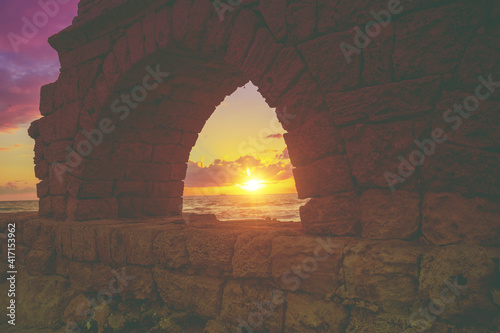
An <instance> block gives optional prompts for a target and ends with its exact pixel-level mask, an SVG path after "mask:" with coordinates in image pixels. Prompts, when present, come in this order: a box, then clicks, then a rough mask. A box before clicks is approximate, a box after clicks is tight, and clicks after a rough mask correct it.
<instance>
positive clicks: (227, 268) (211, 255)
mask: <svg viewBox="0 0 500 333" xmlns="http://www.w3.org/2000/svg"><path fill="white" fill-rule="evenodd" d="M237 237H238V235H237V232H235V231H232V230H226V231H224V230H208V229H193V230H190V232H189V233H187V240H186V247H187V251H188V253H189V262H190V264H191V266H193V267H195V268H206V269H208V270H210V271H211V272H214V273H219V274H221V273H222V274H223V273H228V272H229V273H230V272H231V271H232V258H233V253H234V246H235V243H236V238H237Z"/></svg>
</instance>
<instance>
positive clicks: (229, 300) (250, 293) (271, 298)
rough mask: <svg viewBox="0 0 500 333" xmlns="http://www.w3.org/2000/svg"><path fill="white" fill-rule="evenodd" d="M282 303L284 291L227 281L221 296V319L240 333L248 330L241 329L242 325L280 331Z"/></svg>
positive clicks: (262, 329) (261, 285)
mask: <svg viewBox="0 0 500 333" xmlns="http://www.w3.org/2000/svg"><path fill="white" fill-rule="evenodd" d="M284 302H285V295H284V292H282V291H281V290H278V289H275V288H273V287H272V286H270V285H267V284H266V283H260V284H257V283H249V282H246V283H245V282H243V283H241V282H239V281H229V282H228V283H227V284H226V286H225V287H224V293H223V294H222V305H221V318H222V320H223V321H224V322H226V323H232V324H234V325H239V327H240V329H238V331H240V330H241V331H242V332H243V331H247V330H248V328H247V329H244V330H243V329H242V328H243V327H245V326H248V327H249V328H250V327H255V328H256V329H258V330H260V331H268V332H279V331H280V330H281V328H282V327H283V311H284V305H283V303H284ZM271 308H272V309H273V310H270V309H271ZM259 324H260V325H259Z"/></svg>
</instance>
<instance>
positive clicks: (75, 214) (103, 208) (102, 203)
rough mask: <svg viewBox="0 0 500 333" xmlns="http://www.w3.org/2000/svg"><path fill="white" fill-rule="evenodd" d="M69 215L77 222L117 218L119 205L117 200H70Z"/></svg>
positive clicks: (71, 198) (70, 198)
mask: <svg viewBox="0 0 500 333" xmlns="http://www.w3.org/2000/svg"><path fill="white" fill-rule="evenodd" d="M67 214H68V217H69V218H70V219H73V220H76V221H86V220H96V219H106V218H116V217H117V215H118V204H117V202H116V199H115V198H107V199H77V198H74V197H69V198H68V206H67Z"/></svg>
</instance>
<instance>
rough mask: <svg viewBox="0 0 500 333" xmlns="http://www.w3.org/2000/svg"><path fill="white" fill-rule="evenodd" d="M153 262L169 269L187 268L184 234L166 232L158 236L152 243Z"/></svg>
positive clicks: (183, 232) (174, 231)
mask: <svg viewBox="0 0 500 333" xmlns="http://www.w3.org/2000/svg"><path fill="white" fill-rule="evenodd" d="M153 260H154V262H155V263H157V264H159V265H161V266H163V267H166V268H170V269H172V268H174V269H176V268H181V267H185V266H187V264H188V262H189V256H188V252H187V248H186V232H185V231H183V230H168V231H164V232H162V233H160V234H158V236H157V237H156V239H155V241H154V242H153Z"/></svg>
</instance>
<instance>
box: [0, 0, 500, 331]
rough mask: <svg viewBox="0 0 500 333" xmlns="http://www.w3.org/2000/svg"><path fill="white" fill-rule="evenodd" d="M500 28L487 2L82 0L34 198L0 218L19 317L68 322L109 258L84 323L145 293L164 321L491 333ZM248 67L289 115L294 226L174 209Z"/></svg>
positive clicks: (52, 105) (62, 49) (49, 113)
mask: <svg viewBox="0 0 500 333" xmlns="http://www.w3.org/2000/svg"><path fill="white" fill-rule="evenodd" d="M214 4H215V5H214ZM217 6H219V10H221V9H222V8H225V9H226V10H225V11H224V12H223V13H221V12H220V11H219V12H218V11H217V10H215V7H217ZM221 6H222V7H221ZM371 11H374V12H376V13H379V14H380V13H381V12H382V11H383V12H385V13H391V14H390V15H391V18H390V19H389V20H388V22H387V24H385V23H384V24H379V25H378V26H377V25H373V24H370V23H369V22H370V21H373V20H374V14H373V13H371ZM221 15H222V16H223V17H222V16H221ZM380 15H382V14H380ZM357 29H361V30H362V31H365V32H367V33H369V34H370V36H371V37H369V38H370V43H367V44H364V45H360V44H359V43H358V44H356V40H355V36H356V34H357V33H359V32H358V30H357ZM370 29H371V30H370ZM377 29H378V30H377ZM499 31H500V3H499V2H498V1H495V0H491V1H489V0H482V1H444V0H420V1H401V3H399V2H398V1H395V0H391V1H386V0H380V1H377V0H373V1H368V0H361V1H340V0H339V1H331V0H295V1H291V0H288V1H287V0H272V1H271V0H260V1H259V0H242V1H239V2H237V1H233V2H231V3H228V2H224V1H221V2H215V3H213V2H211V1H208V0H192V1H191V0H176V1H173V0H172V1H169V0H150V1H146V0H144V1H140V0H137V1H135V0H114V1H113V0H81V1H80V4H79V12H78V16H77V17H76V18H75V20H74V22H73V24H72V25H71V26H70V27H68V28H67V29H65V30H63V31H61V32H60V33H58V34H57V35H55V36H53V37H51V38H50V39H49V42H50V44H51V45H52V46H53V47H54V48H55V49H56V50H57V51H58V53H59V58H60V62H61V73H60V76H59V78H58V80H57V81H56V82H54V83H51V84H48V85H46V86H44V87H42V89H41V103H40V112H41V114H42V115H43V117H42V118H40V119H39V120H37V121H35V122H33V124H32V126H31V127H30V130H29V134H30V136H31V137H33V139H35V142H36V144H35V164H36V165H35V173H36V176H37V177H38V178H39V179H40V180H41V182H40V183H39V184H38V196H39V198H40V210H39V216H40V217H34V216H28V215H26V214H18V215H15V216H10V217H9V219H8V221H7V220H2V225H1V228H3V229H2V230H5V229H6V227H7V223H8V222H9V221H13V220H14V221H17V222H18V226H17V227H18V230H17V231H18V243H20V244H22V245H21V246H19V247H18V256H19V257H18V262H19V263H20V264H23V265H24V266H23V267H24V271H25V273H23V274H24V275H23V279H22V280H21V281H20V283H21V285H20V286H19V288H20V291H19V295H20V296H19V297H20V298H21V299H22V300H24V305H22V306H21V308H20V309H19V310H18V311H19V318H20V319H19V320H22V318H23V317H24V318H25V319H26V322H25V323H23V322H21V323H20V325H21V324H22V325H24V326H26V327H38V328H43V327H50V328H58V327H61V326H64V325H68V322H71V321H72V322H74V323H79V324H80V325H81V322H83V321H84V319H86V318H83V317H81V316H80V317H79V316H78V315H74V316H71V314H74V312H72V310H71V309H73V308H75V307H76V306H78V305H79V304H81V303H82V302H84V303H85V301H84V300H85V297H84V296H83V295H84V293H85V295H87V296H88V295H89V294H92V293H94V295H95V293H97V292H99V291H101V290H102V289H103V288H105V287H106V286H107V284H108V282H109V281H110V280H111V279H113V274H112V272H111V269H115V270H118V269H120V268H123V267H126V271H127V274H128V275H130V276H133V277H134V279H133V280H131V281H129V283H128V286H127V288H125V290H124V291H123V292H122V293H121V294H120V295H119V297H118V296H117V297H114V300H113V302H116V301H117V299H119V300H120V302H121V305H118V308H120V309H121V310H120V311H119V312H116V311H118V310H116V308H113V306H116V304H115V303H111V304H110V305H105V304H100V306H101V307H103V308H105V309H104V310H102V311H101V310H99V311H100V312H99V311H97V310H95V309H94V310H95V313H99V314H101V313H104V315H99V316H96V319H94V321H93V322H92V325H94V326H92V327H97V326H98V327H99V331H100V332H101V331H103V329H105V330H104V331H106V332H107V331H110V332H111V331H113V329H114V330H115V331H121V332H128V331H127V329H125V328H123V327H134V326H133V325H138V323H141V325H143V326H142V327H145V326H144V325H146V324H145V323H144V321H143V318H144V316H145V314H144V313H145V311H146V310H144V309H147V310H148V311H152V309H157V308H155V306H158V307H160V306H162V308H161V309H163V310H161V311H160V310H155V311H156V312H157V313H163V321H161V320H160V323H159V324H158V323H156V324H155V325H160V324H161V325H164V327H163V331H165V332H183V331H189V329H195V328H196V327H199V332H202V331H203V330H204V332H208V333H216V332H217V333H218V332H236V331H237V329H238V327H240V329H242V332H246V331H250V328H251V329H252V330H254V331H255V332H345V331H347V332H402V331H406V332H421V331H422V329H423V328H429V329H430V332H494V331H496V330H497V329H499V328H500V315H499V308H500V291H499V290H500V285H499V281H500V273H499V258H500V251H499V248H498V245H499V234H500V232H499V221H500V205H499V200H498V198H499V196H500V176H499V173H500V171H499V170H500V169H499V165H500V155H499V151H500V150H499V148H500V139H499V133H500V131H499V123H500V118H499V105H500V102H499V98H500V87H499V84H497V83H496V82H497V81H499V79H500V76H499V74H500V71H499V65H500V62H499V59H500V56H499V55H500V34H499ZM358 42H359V41H358ZM342 43H346V44H349V45H351V47H350V48H345V47H346V46H345V45H344V52H343V51H342V48H341V47H340V45H342ZM356 45H357V46H356ZM346 50H347V51H346ZM344 53H346V54H348V57H347V58H349V61H346V55H345V54H344ZM159 72H168V73H169V74H168V76H167V75H165V74H161V73H160V74H159ZM249 80H251V81H252V82H253V83H254V84H255V85H256V86H257V87H258V88H259V91H260V93H261V94H262V96H263V97H264V98H265V100H266V102H267V103H268V105H269V106H270V107H273V108H274V107H276V110H277V115H278V118H279V119H280V120H281V121H282V124H283V127H284V128H285V130H287V132H288V133H287V134H286V136H285V141H286V143H287V146H288V149H289V153H290V158H291V161H292V164H293V165H294V167H295V169H294V176H295V180H296V184H297V190H298V193H299V196H300V197H302V198H312V199H311V200H310V201H309V202H308V203H307V204H306V205H305V206H304V207H302V208H301V211H300V213H301V219H302V224H301V225H300V224H292V223H282V224H280V223H264V222H262V223H260V222H252V223H249V222H241V223H228V222H217V221H207V220H206V219H203V218H202V217H196V216H195V217H193V218H192V219H191V220H190V221H188V222H189V223H184V222H182V220H180V219H179V218H176V217H175V216H176V215H178V214H179V213H180V212H181V209H182V194H183V179H184V177H185V174H186V163H187V160H188V157H189V153H190V150H191V148H192V147H193V145H194V144H195V142H196V140H197V137H198V133H199V132H200V131H201V129H202V128H203V125H204V123H205V121H206V120H207V119H208V118H209V117H210V115H211V114H212V112H213V111H214V110H215V108H216V106H217V105H218V104H219V103H220V102H221V101H222V100H223V99H224V98H225V97H226V96H227V95H229V94H231V93H232V92H234V91H235V90H236V89H237V88H238V87H240V86H242V85H244V84H245V83H247V82H248V81H249ZM488 82H489V83H488ZM122 94H128V95H131V96H135V97H134V100H129V101H126V100H123V99H122V97H121V96H122ZM136 101H137V102H138V103H136V104H135V102H136ZM460 105H463V106H462V107H461V106H460ZM242 126H244V124H242ZM440 129H441V130H440ZM96 130H99V131H100V132H101V134H102V142H100V137H99V135H98V134H96V132H95V131H96ZM86 133H87V134H86ZM89 133H90V134H89ZM92 133H93V134H92ZM443 133H445V134H443ZM92 135H94V136H92ZM444 136H446V137H445V138H444ZM89 137H90V139H89ZM92 140H96V142H97V141H99V143H98V144H94V142H92ZM416 140H417V142H423V143H426V145H425V146H423V147H422V148H419V147H418V143H416ZM429 140H432V141H433V143H432V144H430V143H429V142H430V141H429ZM68 146H70V147H72V148H73V149H74V151H75V152H78V151H80V152H85V151H87V152H88V150H90V149H91V150H92V152H91V153H89V154H84V153H82V154H78V156H77V155H76V153H75V154H70V155H71V157H70V158H68V150H67V147H68ZM85 149H87V150H85ZM418 149H420V151H423V152H420V151H419V150H418ZM81 155H86V156H83V157H82V156H81ZM400 156H401V158H400ZM401 159H404V160H405V161H408V162H402V161H401ZM421 159H425V160H424V161H422V163H416V162H417V161H418V160H421ZM408 163H414V164H417V166H416V167H415V168H414V170H412V167H411V166H410V167H408V166H409V164H408ZM387 171H389V172H391V173H392V175H393V176H396V177H395V178H394V177H393V178H394V179H396V180H397V184H396V183H394V184H393V185H394V189H395V190H394V191H391V189H389V184H388V181H387V177H388V176H387ZM164 216H167V217H164ZM168 216H170V217H168ZM172 216H173V217H172ZM327 236H332V237H331V238H330V240H328V241H327V238H326V237H327ZM318 237H321V238H320V239H322V240H323V241H324V242H325V243H321V242H320V241H318ZM328 242H331V243H328ZM318 244H323V245H324V246H323V247H320V248H319V249H320V250H321V251H319V252H318V248H317V246H318ZM325 244H327V245H325ZM328 244H330V245H328ZM328 246H330V247H328ZM318 254H321V256H316V257H315V256H314V255H318ZM311 258H316V259H311ZM319 258H321V260H320V259H319ZM297 269H298V271H297ZM290 274H292V275H290ZM284 275H287V277H288V280H287V279H284ZM23 281H24V282H23ZM290 281H293V282H290ZM297 281H298V282H297ZM453 285H454V287H453ZM56 286H57V287H56ZM23 288H24V290H37V293H36V294H34V293H33V292H31V293H30V292H26V293H22V290H23ZM277 290H279V291H280V292H281V293H282V294H281V295H282V296H283V295H284V296H286V299H283V300H282V301H281V302H277V303H276V307H275V308H274V309H273V311H270V312H271V313H270V314H267V313H264V312H262V311H261V312H259V311H258V310H257V307H256V305H255V303H259V304H262V302H264V301H266V300H272V299H273V297H274V298H276V297H277V296H276V293H275V291H277ZM42 297H45V299H51V300H52V302H51V303H50V304H48V305H46V306H44V307H40V306H39V304H40V303H41V302H42ZM127 302H128V303H127ZM134 302H135V303H134ZM130 304H142V308H141V309H142V310H141V311H143V312H141V311H139V312H140V313H141V314H140V315H137V316H136V317H133V316H132V315H124V313H125V312H126V311H125V310H123V309H130V308H131V307H133V305H130ZM127 307H128V308H127ZM99 309H101V308H99ZM158 309H159V308H158ZM165 309H167V310H165ZM422 309H424V310H425V311H423V312H422ZM94 310H92V311H94ZM114 311H115V312H114ZM127 311H128V310H127ZM162 311H163V312H162ZM132 312H133V311H132V310H130V313H132ZM23 313H25V314H23ZM127 313H128V312H127ZM252 313H260V315H259V314H257V315H255V314H254V317H253V319H252V315H251V314H252ZM120 315H121V316H122V317H123V321H118V324H117V321H116V318H117V316H120ZM113 316H114V317H113ZM259 316H260V317H259ZM84 317H85V316H84ZM28 318H31V319H30V320H27V319H28ZM113 318H115V319H113ZM120 318H121V317H120ZM131 318H132V319H131ZM260 319H262V321H259V320H260ZM242 320H243V321H244V322H245V323H244V324H243V323H242ZM120 323H121V325H122V326H120ZM124 323H125V324H124ZM89 325H90V324H89ZM127 325H129V326H127ZM130 325H132V326H130ZM151 325H153V324H151ZM165 325H166V326H165ZM169 325H170V326H169ZM81 327H83V326H81ZM165 327H166V328H165ZM245 327H246V328H245ZM467 327H472V328H471V329H468V328H467ZM481 329H482V330H481ZM129 331H130V332H136V331H134V330H133V329H129ZM153 331H154V330H153ZM163 331H162V332H163ZM141 332H142V331H141ZM155 332H156V331H155ZM193 332H198V331H196V330H194V331H193Z"/></svg>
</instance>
